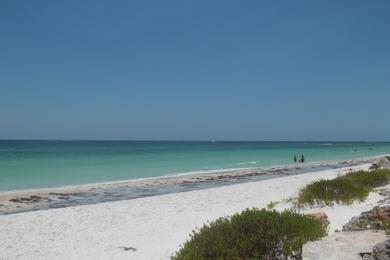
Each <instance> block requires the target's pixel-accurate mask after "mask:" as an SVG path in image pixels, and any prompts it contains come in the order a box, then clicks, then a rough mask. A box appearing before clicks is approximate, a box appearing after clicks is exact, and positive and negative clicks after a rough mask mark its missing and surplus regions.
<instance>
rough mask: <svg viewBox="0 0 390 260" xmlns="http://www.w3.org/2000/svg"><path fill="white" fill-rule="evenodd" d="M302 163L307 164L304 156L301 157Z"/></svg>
mask: <svg viewBox="0 0 390 260" xmlns="http://www.w3.org/2000/svg"><path fill="white" fill-rule="evenodd" d="M301 162H303V163H304V162H305V157H304V156H303V154H302V156H301Z"/></svg>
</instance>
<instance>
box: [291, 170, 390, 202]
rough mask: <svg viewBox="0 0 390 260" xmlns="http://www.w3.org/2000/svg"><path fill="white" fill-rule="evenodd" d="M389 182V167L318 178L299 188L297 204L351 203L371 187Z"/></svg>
mask: <svg viewBox="0 0 390 260" xmlns="http://www.w3.org/2000/svg"><path fill="white" fill-rule="evenodd" d="M389 182H390V170H389V169H377V170H372V171H358V172H351V173H347V174H345V175H343V176H339V177H337V178H335V179H332V180H319V181H316V182H313V183H311V184H309V185H307V186H306V187H304V188H303V189H301V190H300V192H299V195H298V198H297V204H298V206H303V205H305V204H307V205H314V204H318V205H323V204H325V205H332V204H333V203H343V204H351V203H352V202H354V201H356V200H360V201H363V200H364V199H366V198H367V196H368V194H369V193H370V191H372V190H373V188H375V187H379V186H383V185H386V184H388V183H389Z"/></svg>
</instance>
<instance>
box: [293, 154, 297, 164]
mask: <svg viewBox="0 0 390 260" xmlns="http://www.w3.org/2000/svg"><path fill="white" fill-rule="evenodd" d="M294 162H295V163H296V162H297V156H296V155H294Z"/></svg>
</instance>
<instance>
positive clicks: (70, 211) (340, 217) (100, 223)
mask: <svg viewBox="0 0 390 260" xmlns="http://www.w3.org/2000/svg"><path fill="white" fill-rule="evenodd" d="M369 167H370V164H362V165H359V166H354V167H347V168H340V169H335V170H325V171H320V172H313V173H306V174H299V175H293V176H285V177H280V178H273V179H268V180H263V181H258V182H250V183H244V184H237V185H231V186H226V187H218V188H212V189H205V190H196V191H188V192H182V193H174V194H168V195H160V196H154V197H146V198H139V199H133V200H125V201H118V202H108V203H100V204H95V205H86V206H76V207H67V208H60V209H49V210H40V211H32V212H25V213H19V214H12V215H3V216H0V259H169V257H170V256H171V255H172V254H173V253H174V252H175V251H177V250H178V249H179V247H180V245H181V244H182V243H183V242H185V241H186V239H188V238H189V234H190V233H191V231H192V230H193V229H195V228H196V227H200V226H202V224H203V223H205V222H207V221H212V220H214V219H216V218H218V217H222V216H228V215H231V214H234V213H236V212H240V211H241V210H243V209H245V208H248V207H258V208H263V207H266V205H267V204H268V203H269V202H270V201H274V202H275V201H282V200H284V199H288V198H291V197H293V196H294V195H296V193H297V191H298V190H299V189H300V188H301V187H303V186H304V185H306V184H308V183H310V182H312V181H314V180H318V179H320V178H325V179H329V178H334V177H336V176H337V175H338V174H343V173H346V172H348V171H350V170H360V169H368V168H369ZM380 199H381V196H380V195H378V194H376V193H371V194H370V195H369V197H368V199H367V200H366V201H365V202H362V203H355V204H353V205H351V206H334V207H325V208H321V209H320V210H321V211H324V212H326V213H327V214H328V216H329V220H330V233H332V232H334V231H335V230H336V229H341V227H342V225H344V224H345V223H346V222H348V220H349V219H350V218H351V217H353V216H356V215H359V214H360V213H361V212H363V211H365V210H369V209H370V208H372V207H373V206H374V205H375V203H376V202H377V201H379V200H380ZM290 206H291V205H290V204H289V203H288V202H281V203H278V204H277V205H276V209H278V210H282V209H284V208H288V207H290ZM308 211H316V209H312V210H308Z"/></svg>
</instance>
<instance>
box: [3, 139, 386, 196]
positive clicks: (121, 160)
mask: <svg viewBox="0 0 390 260" xmlns="http://www.w3.org/2000/svg"><path fill="white" fill-rule="evenodd" d="M294 154H296V155H301V154H304V155H305V157H306V161H309V162H310V161H320V160H334V159H350V158H357V157H365V156H373V155H381V154H390V143H384V142H375V143H368V142H186V141H177V142H176V141H172V142H168V141H11V140H2V141H1V140H0V190H2V191H4V190H14V189H29V188H42V187H54V186H63V185H74V184H86V183H95V182H106V181H117V180H126V179H136V178H145V177H157V176H164V175H173V174H177V173H190V172H194V171H209V170H220V169H232V168H247V167H261V166H270V165H276V164H290V163H293V157H294Z"/></svg>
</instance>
